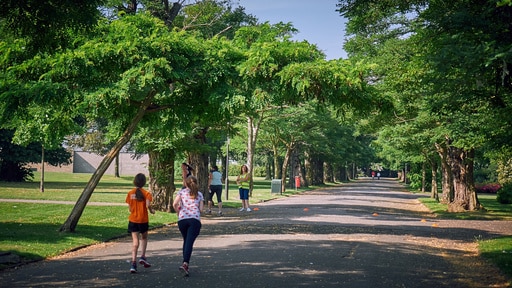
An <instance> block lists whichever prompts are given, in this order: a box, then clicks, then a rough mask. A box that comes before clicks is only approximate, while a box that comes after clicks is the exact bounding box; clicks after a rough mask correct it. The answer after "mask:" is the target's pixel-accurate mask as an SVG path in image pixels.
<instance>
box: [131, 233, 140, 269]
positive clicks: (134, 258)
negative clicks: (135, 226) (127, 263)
mask: <svg viewBox="0 0 512 288" xmlns="http://www.w3.org/2000/svg"><path fill="white" fill-rule="evenodd" d="M138 249H139V232H132V263H133V262H136V261H137V250H138Z"/></svg>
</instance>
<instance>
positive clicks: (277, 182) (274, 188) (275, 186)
mask: <svg viewBox="0 0 512 288" xmlns="http://www.w3.org/2000/svg"><path fill="white" fill-rule="evenodd" d="M270 193H279V194H281V179H272V184H271V187H270Z"/></svg>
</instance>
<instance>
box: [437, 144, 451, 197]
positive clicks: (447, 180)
mask: <svg viewBox="0 0 512 288" xmlns="http://www.w3.org/2000/svg"><path fill="white" fill-rule="evenodd" d="M435 146H436V150H437V154H439V157H440V158H441V190H442V193H443V195H442V196H443V197H442V200H441V203H444V204H448V203H450V202H452V201H453V197H454V191H453V182H452V171H451V168H450V164H449V163H448V162H449V159H448V148H447V146H446V144H437V143H436V144H435Z"/></svg>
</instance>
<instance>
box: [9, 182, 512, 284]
mask: <svg viewBox="0 0 512 288" xmlns="http://www.w3.org/2000/svg"><path fill="white" fill-rule="evenodd" d="M419 197H425V196H424V195H414V194H411V193H408V192H406V191H404V190H403V189H402V188H401V186H400V185H399V184H398V183H396V182H395V181H392V180H386V179H381V180H371V179H366V180H359V181H355V182H352V183H347V184H343V185H342V186H341V187H338V188H329V189H322V190H315V191H311V192H307V193H304V194H302V195H296V196H292V197H288V198H284V199H279V200H273V201H269V202H266V203H261V204H258V205H253V208H256V209H254V210H255V211H253V212H238V211H237V210H236V209H227V210H225V216H223V217H215V216H207V217H203V230H202V231H201V235H200V236H199V238H198V240H197V242H196V245H195V250H194V253H193V255H192V260H191V266H190V269H191V270H190V271H191V276H190V277H188V278H183V277H181V275H180V274H179V271H178V265H179V264H180V261H181V245H182V242H181V236H180V235H179V232H178V230H177V227H176V226H169V227H165V228H162V229H158V230H155V231H152V233H151V235H150V242H149V246H148V252H149V253H148V260H150V262H152V264H153V267H151V268H148V269H144V268H142V267H139V273H137V274H130V273H129V264H128V262H127V261H128V259H129V258H130V256H129V255H130V247H131V239H129V238H124V239H121V240H119V241H115V242H111V243H105V244H102V245H96V246H93V247H89V248H86V249H82V250H79V251H76V252H73V253H69V254H66V255H63V256H61V257H57V258H55V259H51V260H47V261H42V262H38V263H33V264H30V265H25V266H21V267H19V268H17V269H9V270H6V271H2V272H0V281H1V283H9V286H10V287H49V286H52V287H55V286H60V287H73V286H80V287H136V286H139V287H177V286H183V285H186V286H189V287H306V286H312V285H314V287H509V284H510V282H509V280H508V279H507V278H506V277H504V276H503V275H501V274H500V273H499V271H498V270H497V269H496V268H495V267H493V266H491V265H490V264H489V263H487V262H485V261H484V260H483V259H481V258H480V257H479V256H478V253H477V245H476V243H475V239H488V238H493V237H498V236H501V235H511V233H512V225H511V223H510V222H507V221H454V220H449V221H448V220H438V219H436V218H435V217H434V215H431V213H430V212H429V211H428V210H427V209H426V208H425V207H424V206H423V205H422V204H421V203H420V202H419V200H418V198H419ZM78 233H79V227H78Z"/></svg>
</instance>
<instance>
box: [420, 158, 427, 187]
mask: <svg viewBox="0 0 512 288" xmlns="http://www.w3.org/2000/svg"><path fill="white" fill-rule="evenodd" d="M425 164H426V163H425V162H423V163H421V193H425V190H426V189H425V186H427V167H426V165H425Z"/></svg>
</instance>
